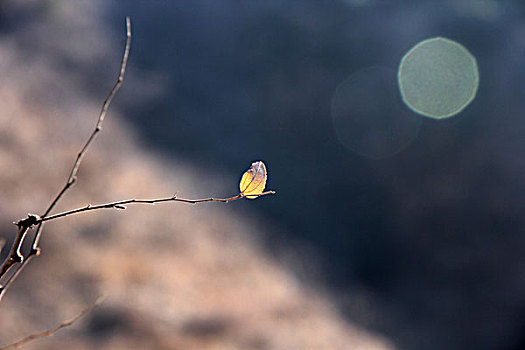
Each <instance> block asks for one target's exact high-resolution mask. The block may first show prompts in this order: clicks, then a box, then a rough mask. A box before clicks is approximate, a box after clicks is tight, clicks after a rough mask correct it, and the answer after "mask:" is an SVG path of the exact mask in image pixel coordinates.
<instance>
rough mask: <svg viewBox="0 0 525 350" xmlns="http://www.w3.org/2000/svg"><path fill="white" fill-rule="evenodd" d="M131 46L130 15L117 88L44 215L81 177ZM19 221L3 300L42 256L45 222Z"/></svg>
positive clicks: (5, 265) (5, 267)
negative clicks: (29, 233)
mask: <svg viewBox="0 0 525 350" xmlns="http://www.w3.org/2000/svg"><path fill="white" fill-rule="evenodd" d="M130 46H131V20H130V18H129V17H126V46H125V48H124V54H123V55H122V61H121V63H120V71H119V75H118V77H117V81H116V82H115V84H114V85H113V88H112V89H111V91H110V92H109V94H108V95H107V97H106V99H105V100H104V103H103V104H102V108H101V110H100V114H99V116H98V119H97V123H96V125H95V129H94V130H93V132H92V133H91V135H89V137H88V139H87V141H86V143H85V144H84V146H83V147H82V149H81V150H80V152H79V153H78V154H77V157H76V159H75V162H74V164H73V167H72V168H71V172H70V174H69V177H68V178H67V181H66V183H65V185H64V187H63V188H62V189H61V190H60V191H59V192H58V194H57V195H56V197H55V198H54V199H53V201H52V202H51V203H50V204H49V206H48V207H47V209H46V210H45V212H44V214H42V215H41V216H42V217H45V216H47V215H49V213H50V212H51V211H52V210H53V209H54V207H55V206H56V204H57V203H58V201H59V200H60V199H61V198H62V197H63V196H64V194H65V193H66V192H67V190H68V189H69V188H71V186H73V184H74V183H75V181H76V178H77V173H78V169H79V168H80V164H81V163H82V159H83V158H84V155H85V154H86V151H87V150H88V148H89V146H90V145H91V144H92V143H93V140H94V139H95V137H96V136H97V134H98V133H99V132H100V131H101V130H102V123H103V122H104V119H105V118H106V114H107V111H108V109H109V106H110V104H111V101H112V100H113V97H114V96H115V94H116V93H117V91H118V90H119V89H120V86H121V85H122V82H123V81H124V74H125V73H126V66H127V63H128V57H129V50H130ZM34 224H37V225H38V226H37V229H36V232H35V235H34V237H33V242H32V244H31V250H30V251H29V253H28V254H27V256H26V257H23V256H22V255H21V254H20V249H21V247H22V245H23V243H24V239H25V237H26V234H27V231H28V229H29V228H30V227H32V226H33V225H34ZM17 225H18V227H19V232H18V234H17V236H16V238H15V241H14V242H13V246H12V248H11V251H10V254H9V256H8V258H7V259H6V260H5V261H4V262H3V263H2V266H0V279H1V278H2V277H3V276H4V275H5V274H6V272H7V271H8V270H10V269H11V267H12V266H13V265H15V264H16V263H17V262H19V263H20V264H19V265H18V266H17V268H16V270H15V271H14V272H13V273H12V274H11V275H10V276H9V277H7V279H6V281H5V282H4V283H3V284H2V285H1V286H0V301H1V300H2V298H3V296H4V294H5V291H6V290H7V289H8V288H9V287H10V286H11V284H12V283H13V281H14V280H15V279H16V278H17V277H18V275H19V274H20V272H21V271H22V270H23V269H24V267H25V266H26V265H27V264H28V263H29V262H30V261H31V259H32V258H33V257H35V256H38V255H39V254H40V248H39V246H38V245H39V243H40V238H41V235H42V229H43V222H38V223H30V222H26V223H21V221H19V222H18V223H17Z"/></svg>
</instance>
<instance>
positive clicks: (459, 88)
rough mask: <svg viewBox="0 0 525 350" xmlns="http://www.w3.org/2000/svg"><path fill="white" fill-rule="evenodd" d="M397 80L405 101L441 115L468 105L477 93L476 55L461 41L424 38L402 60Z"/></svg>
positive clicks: (421, 111)
mask: <svg viewBox="0 0 525 350" xmlns="http://www.w3.org/2000/svg"><path fill="white" fill-rule="evenodd" d="M398 84H399V89H400V91H401V96H402V98H403V101H404V102H405V104H406V105H407V106H408V107H409V108H410V109H412V110H413V111H414V112H417V113H419V114H422V115H424V116H427V117H431V118H436V119H441V118H447V117H451V116H453V115H456V114H458V113H459V112H461V111H462V110H463V109H464V108H465V107H467V106H468V105H469V104H470V102H472V100H473V99H474V97H475V96H476V92H477V90H478V85H479V72H478V65H477V63H476V59H475V58H474V56H472V54H471V53H470V52H469V51H468V50H467V49H466V48H465V47H463V46H462V45H461V44H459V43H457V42H455V41H452V40H449V39H445V38H441V37H438V38H432V39H427V40H424V41H422V42H420V43H418V44H417V45H416V46H414V47H413V48H412V49H410V50H409V51H408V52H407V53H406V55H405V56H404V57H403V59H402V60H401V63H400V65H399V71H398Z"/></svg>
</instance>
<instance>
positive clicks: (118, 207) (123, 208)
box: [113, 204, 127, 210]
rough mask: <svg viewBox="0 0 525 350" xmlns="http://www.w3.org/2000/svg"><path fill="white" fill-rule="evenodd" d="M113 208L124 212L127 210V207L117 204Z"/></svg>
mask: <svg viewBox="0 0 525 350" xmlns="http://www.w3.org/2000/svg"><path fill="white" fill-rule="evenodd" d="M113 208H115V209H120V210H126V209H127V207H126V206H125V205H118V204H117V205H114V206H113Z"/></svg>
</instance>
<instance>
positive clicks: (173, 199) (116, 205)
mask: <svg viewBox="0 0 525 350" xmlns="http://www.w3.org/2000/svg"><path fill="white" fill-rule="evenodd" d="M268 194H275V191H266V192H263V193H260V194H250V195H249V196H250V197H261V196H265V195H268ZM244 197H246V195H244V194H242V193H241V194H238V195H236V196H233V197H230V198H202V199H185V198H177V197H175V196H173V197H167V198H157V199H126V200H121V201H116V202H111V203H105V204H98V205H91V204H88V205H86V206H85V207H81V208H77V209H73V210H68V211H65V212H63V213H59V214H55V215H50V216H45V217H43V218H40V219H38V220H37V222H36V223H35V224H40V223H42V222H45V221H51V220H55V219H58V218H63V217H65V216H69V215H73V214H78V213H82V212H86V211H91V210H98V209H118V210H123V209H126V207H125V205H127V204H156V203H163V202H182V203H189V204H197V203H205V202H222V203H228V202H232V201H235V200H237V199H241V198H244Z"/></svg>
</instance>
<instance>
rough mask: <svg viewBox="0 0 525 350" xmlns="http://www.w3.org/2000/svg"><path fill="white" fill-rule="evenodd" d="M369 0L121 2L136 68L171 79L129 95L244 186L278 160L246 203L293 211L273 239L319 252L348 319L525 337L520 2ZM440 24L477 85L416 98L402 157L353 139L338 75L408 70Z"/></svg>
mask: <svg viewBox="0 0 525 350" xmlns="http://www.w3.org/2000/svg"><path fill="white" fill-rule="evenodd" d="M355 3H356V2H354V4H352V2H351V1H343V0H340V1H335V0H331V1H330V0H324V1H314V0H301V1H294V0H287V1H272V0H265V1H246V0H235V1H234V0H223V1H195V0H177V1H137V0H136V1H120V2H116V3H114V6H113V7H112V11H111V15H110V16H108V18H107V20H108V21H110V22H111V23H114V25H115V28H114V29H115V33H121V31H122V19H123V17H124V16H126V15H129V16H131V18H132V20H133V25H134V30H133V31H134V37H133V49H132V56H131V61H130V70H131V72H133V71H135V72H138V71H142V72H146V73H153V74H156V75H157V76H158V77H160V78H159V79H160V80H159V81H162V84H163V85H162V87H163V88H162V90H161V91H159V92H158V94H156V95H155V96H154V97H153V98H150V100H148V102H147V103H143V100H141V99H134V97H133V96H135V95H136V94H137V92H136V90H140V89H141V86H140V85H139V86H137V85H136V83H137V81H135V82H134V84H135V85H134V86H125V88H124V89H123V92H122V97H119V98H121V100H120V102H119V106H123V108H125V115H126V116H127V117H128V118H129V119H130V120H131V121H132V122H133V123H134V124H136V125H137V126H138V127H139V130H140V132H141V135H140V136H141V137H142V138H143V140H144V142H146V143H147V144H148V145H149V146H150V147H152V148H157V149H159V150H161V151H162V152H165V153H167V154H174V155H177V156H178V157H179V158H181V159H185V160H186V161H188V162H194V163H196V164H197V165H198V166H199V167H201V168H202V169H207V170H209V172H210V173H213V174H214V176H218V177H220V178H221V179H224V181H230V182H231V184H232V186H237V183H236V181H237V178H235V179H232V180H228V179H231V178H232V174H236V175H235V176H237V175H239V174H240V169H243V168H244V167H247V166H248V165H249V164H250V163H251V162H252V161H253V160H259V159H262V160H264V161H265V163H266V164H267V166H268V169H269V187H270V188H272V189H276V190H277V191H278V195H277V196H275V197H272V198H266V199H263V200H257V201H254V202H249V203H247V202H245V203H238V204H237V203H236V204H235V205H239V206H241V205H249V206H250V210H258V211H259V212H260V213H261V214H262V215H264V216H265V217H266V218H267V220H268V222H270V223H271V224H273V225H276V226H278V227H282V228H283V230H282V231H276V232H274V233H271V234H270V235H269V237H268V239H267V246H268V250H269V251H270V252H271V253H275V254H277V253H276V252H277V251H279V249H281V248H282V246H283V245H284V246H285V247H286V249H289V250H291V251H294V250H295V251H296V252H297V255H298V256H299V257H300V259H302V260H303V262H304V264H305V265H306V266H308V265H309V264H317V263H319V264H320V266H321V273H320V274H316V275H315V276H314V273H312V275H311V276H309V273H308V271H307V272H306V273H304V276H302V277H305V278H306V279H307V280H309V279H310V280H312V281H314V280H315V281H316V282H317V283H319V282H320V283H322V284H323V285H324V286H325V287H328V288H329V289H330V290H331V295H332V296H333V300H334V301H335V302H337V303H338V305H339V306H340V308H341V310H342V311H343V312H344V313H345V315H346V316H347V317H348V319H350V320H353V321H355V322H358V323H359V324H361V325H363V326H365V327H369V328H370V329H373V330H376V331H379V332H381V333H383V334H385V335H386V336H388V337H390V338H391V339H393V340H394V342H395V343H396V344H397V345H398V346H399V348H400V349H430V350H432V349H516V350H517V349H522V348H525V336H524V334H525V333H524V332H525V254H524V248H525V236H524V234H525V230H524V226H525V225H524V223H525V219H524V218H523V213H524V209H525V197H524V195H525V186H524V181H523V174H524V170H525V147H524V146H525V120H524V118H525V116H524V112H523V111H524V108H523V107H524V103H523V101H524V97H525V96H524V92H525V89H524V88H525V83H524V81H525V79H524V78H525V74H524V73H525V72H524V68H523V67H524V64H523V62H524V58H525V57H524V53H525V15H524V12H523V11H524V6H523V3H522V2H516V1H460V0H451V1H439V0H436V1H423V0H421V1H363V3H364V4H363V5H356V4H355ZM468 4H477V6H480V7H478V8H477V10H476V8H475V7H474V8H472V7H470V10H469V6H468ZM491 6H492V7H493V6H495V7H496V9H498V11H497V12H491V11H490V9H491V8H492V7H491ZM435 36H443V37H447V38H450V39H452V40H455V41H458V42H460V43H461V44H463V45H464V46H465V47H467V48H468V49H469V51H470V52H471V53H472V54H473V55H474V56H475V57H476V58H477V60H478V65H479V70H480V87H479V90H478V94H477V97H476V99H475V100H474V102H473V103H472V104H471V105H470V106H469V107H468V108H466V109H465V110H464V111H463V112H462V113H460V114H459V115H457V116H456V117H453V118H450V119H446V120H431V119H426V118H423V117H418V116H416V115H415V114H413V116H414V118H421V126H420V129H419V134H418V135H417V138H416V139H415V140H414V141H413V142H412V143H411V144H409V145H408V146H407V147H406V148H405V149H404V150H403V151H402V152H400V153H398V154H396V155H393V156H392V157H387V158H384V159H371V158H368V157H364V156H360V155H357V154H355V153H352V152H351V151H349V150H348V149H347V148H345V147H344V146H343V145H342V144H341V143H339V141H338V139H337V137H336V133H335V130H334V126H333V124H332V118H331V115H330V106H331V101H332V98H333V94H334V91H335V89H336V87H337V86H338V85H339V84H340V83H341V82H342V81H344V80H345V79H346V78H347V77H349V76H350V75H351V74H352V73H354V72H356V71H359V70H362V69H366V68H367V67H371V66H384V67H387V68H390V69H391V70H393V71H394V72H395V70H397V67H398V64H399V61H400V59H401V57H402V56H403V54H404V53H405V52H406V51H408V50H409V49H410V48H411V47H412V46H413V45H415V44H416V43H417V42H419V41H421V40H424V39H427V38H431V37H435ZM132 74H133V73H132ZM133 91H135V92H133ZM122 101H124V102H122ZM381 103H382V101H381V100H378V101H377V104H379V105H380V106H381ZM384 114H385V118H395V117H396V115H392V111H391V110H390V109H388V108H386V107H385V110H384ZM234 188H235V187H234ZM228 194H229V193H228ZM279 232H286V234H282V233H279ZM299 247H300V248H299ZM313 259H315V261H310V260H313ZM307 270H308V269H307ZM356 295H358V296H359V298H364V300H366V303H367V307H361V306H360V305H361V304H359V299H358V297H356Z"/></svg>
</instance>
